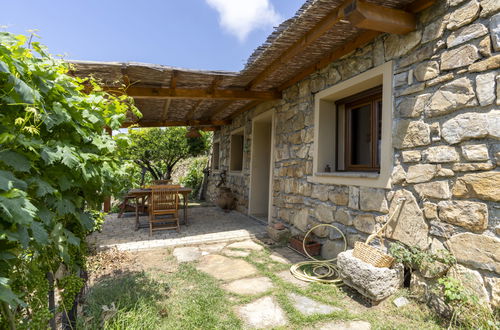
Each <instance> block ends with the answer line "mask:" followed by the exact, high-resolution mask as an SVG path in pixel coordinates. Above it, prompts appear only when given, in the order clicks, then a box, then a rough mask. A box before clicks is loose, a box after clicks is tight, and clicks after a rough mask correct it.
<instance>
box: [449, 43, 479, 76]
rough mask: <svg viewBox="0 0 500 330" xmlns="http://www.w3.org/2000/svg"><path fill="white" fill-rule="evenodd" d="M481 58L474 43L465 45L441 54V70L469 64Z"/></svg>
mask: <svg viewBox="0 0 500 330" xmlns="http://www.w3.org/2000/svg"><path fill="white" fill-rule="evenodd" d="M479 58H480V56H479V51H478V50H477V48H476V46H474V45H469V44H467V45H464V46H461V47H458V48H455V49H452V50H448V51H446V52H443V53H442V54H441V70H453V69H456V68H461V67H464V66H468V65H470V64H472V63H474V62H476V61H477V60H478V59H479Z"/></svg>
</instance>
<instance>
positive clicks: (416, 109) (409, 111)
mask: <svg viewBox="0 0 500 330" xmlns="http://www.w3.org/2000/svg"><path fill="white" fill-rule="evenodd" d="M430 96H431V94H422V95H418V96H413V97H406V98H404V99H403V100H402V101H401V103H399V104H398V106H397V109H398V112H399V115H400V117H402V118H417V117H419V116H420V115H421V114H422V112H423V111H424V107H425V105H426V103H427V101H428V100H429V98H430Z"/></svg>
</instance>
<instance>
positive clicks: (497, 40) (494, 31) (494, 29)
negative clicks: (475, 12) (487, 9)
mask: <svg viewBox="0 0 500 330" xmlns="http://www.w3.org/2000/svg"><path fill="white" fill-rule="evenodd" d="M497 4H498V2H497ZM499 7H500V5H499ZM490 36H491V41H492V46H493V49H494V50H495V51H496V52H498V51H500V13H499V14H496V15H495V16H493V17H492V18H491V19H490Z"/></svg>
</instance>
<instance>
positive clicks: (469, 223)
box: [438, 201, 488, 232]
mask: <svg viewBox="0 0 500 330" xmlns="http://www.w3.org/2000/svg"><path fill="white" fill-rule="evenodd" d="M438 214H439V219H441V220H442V221H446V222H448V223H451V224H453V225H457V226H460V227H463V228H466V229H469V230H472V231H478V232H482V231H484V230H485V229H486V228H487V227H488V206H487V205H486V204H484V203H478V202H469V201H441V202H439V203H438Z"/></svg>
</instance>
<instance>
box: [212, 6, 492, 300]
mask: <svg viewBox="0 0 500 330" xmlns="http://www.w3.org/2000/svg"><path fill="white" fill-rule="evenodd" d="M499 12H500V1H498V0H481V1H480V0H467V1H464V0H443V1H437V2H436V4H435V5H433V6H432V7H431V8H429V9H427V10H425V11H424V12H422V13H420V14H419V15H418V26H417V30H416V31H414V32H411V33H409V34H406V35H388V34H385V35H382V36H380V37H379V38H377V39H376V40H375V41H374V42H372V43H370V44H368V45H367V46H365V47H363V48H360V49H358V50H356V51H354V52H352V53H350V54H348V55H346V56H344V57H343V58H341V59H340V60H337V61H335V62H332V63H331V64H330V65H329V66H328V67H326V68H324V69H322V70H320V71H318V72H315V73H313V74H312V75H310V76H309V77H307V78H305V79H303V80H302V81H300V82H299V83H297V84H295V85H294V86H291V87H289V88H288V89H287V90H285V91H284V93H283V99H282V100H281V101H280V102H277V103H269V104H267V105H264V106H260V107H258V108H256V109H253V110H251V111H249V112H247V113H244V114H241V115H239V117H237V118H236V119H235V120H234V121H233V123H232V124H231V125H230V126H227V127H223V129H222V130H221V131H219V132H217V133H216V138H217V139H220V150H221V151H220V164H221V169H226V170H228V166H229V152H230V147H229V139H230V134H231V131H232V130H234V129H237V128H240V127H244V129H245V139H244V145H245V148H244V162H243V164H244V165H243V171H242V172H241V173H240V174H238V175H233V174H231V173H229V171H228V178H227V182H228V183H227V185H228V186H229V187H230V188H231V189H232V190H233V191H234V192H235V194H236V196H237V198H238V210H239V211H241V212H246V211H247V208H248V195H249V186H250V180H249V178H250V170H249V169H250V146H251V143H252V141H251V136H252V132H251V130H252V118H253V117H254V116H256V115H257V114H259V113H261V112H263V111H266V110H274V113H275V120H276V122H278V123H279V125H276V126H275V135H274V141H275V145H274V155H273V168H272V180H273V214H272V219H273V221H283V222H285V223H287V224H288V225H289V226H290V227H291V229H292V232H294V233H298V232H304V231H306V230H307V228H308V226H309V225H313V224H316V223H334V224H335V225H336V226H338V227H339V228H341V229H342V231H343V232H344V233H345V234H346V236H347V240H348V244H349V246H353V244H354V242H355V241H363V240H365V239H366V237H367V235H368V234H370V233H371V232H372V231H373V230H374V229H376V228H378V227H379V226H381V225H382V224H383V223H384V221H386V217H385V215H387V214H388V213H389V212H390V211H391V210H393V209H394V207H395V203H396V201H397V200H398V198H399V197H405V198H406V203H405V207H404V210H403V212H404V214H403V217H402V218H403V219H404V222H401V223H399V224H398V226H396V227H395V228H393V229H392V230H391V231H389V232H388V236H389V238H390V239H392V240H396V241H401V242H403V243H405V244H408V245H412V246H419V247H421V248H423V249H428V248H430V249H437V248H447V249H448V250H449V251H451V252H452V253H453V254H454V255H455V256H456V258H457V260H458V262H459V264H460V265H461V267H463V268H464V269H466V270H467V271H469V272H472V273H473V274H474V276H472V277H471V280H470V281H472V282H474V283H473V286H474V287H476V288H479V289H478V290H479V291H481V292H483V293H485V294H483V298H484V300H486V301H488V302H489V303H490V304H491V305H492V306H494V307H497V308H498V307H500V238H499V237H500V204H499V203H498V202H499V201H500V188H499V187H500V171H499V170H498V168H497V166H498V165H499V164H500V142H499V139H500V70H499V68H500V13H499ZM390 60H393V61H394V63H395V71H394V72H395V73H394V77H393V89H394V100H393V102H394V107H393V109H394V112H393V124H392V130H393V148H394V149H393V150H394V153H393V171H392V188H391V189H378V188H368V187H363V186H346V185H323V184H317V183H312V182H310V181H308V180H307V177H308V176H311V175H312V174H313V173H312V172H313V145H314V143H315V141H314V93H316V92H318V91H321V90H323V89H325V88H327V87H330V86H333V85H335V84H337V83H339V82H342V81H345V80H347V79H349V78H352V77H354V76H356V75H358V74H359V73H362V72H364V71H367V70H369V69H371V68H373V67H376V66H378V65H381V64H383V63H384V62H386V61H390ZM218 178H219V174H218V173H217V172H214V173H212V174H211V177H210V186H209V194H210V196H212V198H215V196H216V194H217V188H216V186H215V185H216V183H217V182H218ZM318 236H319V238H320V239H322V240H323V242H324V243H327V244H324V248H323V251H322V253H323V255H328V256H331V255H332V254H336V253H338V252H340V251H339V250H340V249H339V244H338V242H339V238H340V237H339V236H338V235H336V234H335V233H333V232H328V231H326V232H325V231H322V232H320V233H318Z"/></svg>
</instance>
